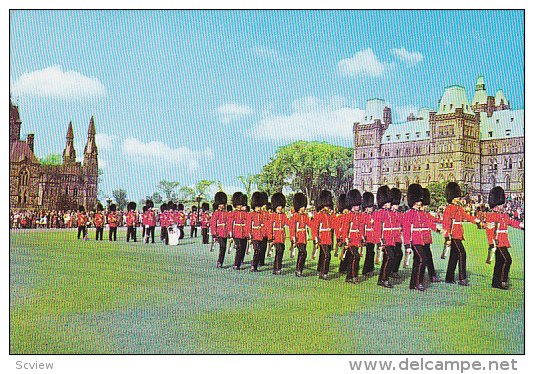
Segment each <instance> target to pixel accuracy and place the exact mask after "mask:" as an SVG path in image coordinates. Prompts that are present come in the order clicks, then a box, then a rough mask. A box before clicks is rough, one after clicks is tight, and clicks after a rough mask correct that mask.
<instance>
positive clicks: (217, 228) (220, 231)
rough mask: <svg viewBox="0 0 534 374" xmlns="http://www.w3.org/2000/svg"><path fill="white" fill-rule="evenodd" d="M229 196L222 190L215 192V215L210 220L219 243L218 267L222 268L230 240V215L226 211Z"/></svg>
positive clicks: (214, 238) (211, 228) (213, 233)
mask: <svg viewBox="0 0 534 374" xmlns="http://www.w3.org/2000/svg"><path fill="white" fill-rule="evenodd" d="M227 201H228V197H227V196H226V194H225V193H224V192H222V191H219V192H217V193H216V194H215V197H214V203H213V210H214V211H213V215H212V216H211V220H210V230H211V235H212V236H213V240H217V242H218V243H219V258H218V260H217V268H222V266H223V263H224V256H225V255H226V244H227V242H228V229H229V227H228V226H229V224H230V222H229V217H228V212H227V211H226V203H227Z"/></svg>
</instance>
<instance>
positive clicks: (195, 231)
mask: <svg viewBox="0 0 534 374" xmlns="http://www.w3.org/2000/svg"><path fill="white" fill-rule="evenodd" d="M193 234H194V235H195V238H196V237H197V227H196V226H191V237H193Z"/></svg>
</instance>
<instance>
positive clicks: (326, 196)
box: [316, 190, 334, 210]
mask: <svg viewBox="0 0 534 374" xmlns="http://www.w3.org/2000/svg"><path fill="white" fill-rule="evenodd" d="M316 205H317V210H321V209H323V208H324V207H329V208H330V209H334V202H333V200H332V192H330V191H328V190H322V191H321V193H319V198H318V199H317V204H316Z"/></svg>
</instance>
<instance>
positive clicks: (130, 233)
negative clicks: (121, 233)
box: [126, 226, 137, 242]
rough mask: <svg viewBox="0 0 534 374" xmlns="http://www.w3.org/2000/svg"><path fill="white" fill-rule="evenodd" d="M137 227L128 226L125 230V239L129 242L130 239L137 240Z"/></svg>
mask: <svg viewBox="0 0 534 374" xmlns="http://www.w3.org/2000/svg"><path fill="white" fill-rule="evenodd" d="M136 234H137V229H136V227H135V226H128V230H127V231H126V241H127V242H129V241H130V239H132V240H133V241H134V242H136V241H137V235H136Z"/></svg>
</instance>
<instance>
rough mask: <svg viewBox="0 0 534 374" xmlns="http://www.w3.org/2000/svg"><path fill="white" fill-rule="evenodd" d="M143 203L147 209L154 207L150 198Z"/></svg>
mask: <svg viewBox="0 0 534 374" xmlns="http://www.w3.org/2000/svg"><path fill="white" fill-rule="evenodd" d="M145 204H146V207H147V208H149V209H150V208H154V202H153V201H152V200H147V201H146V203H145Z"/></svg>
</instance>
